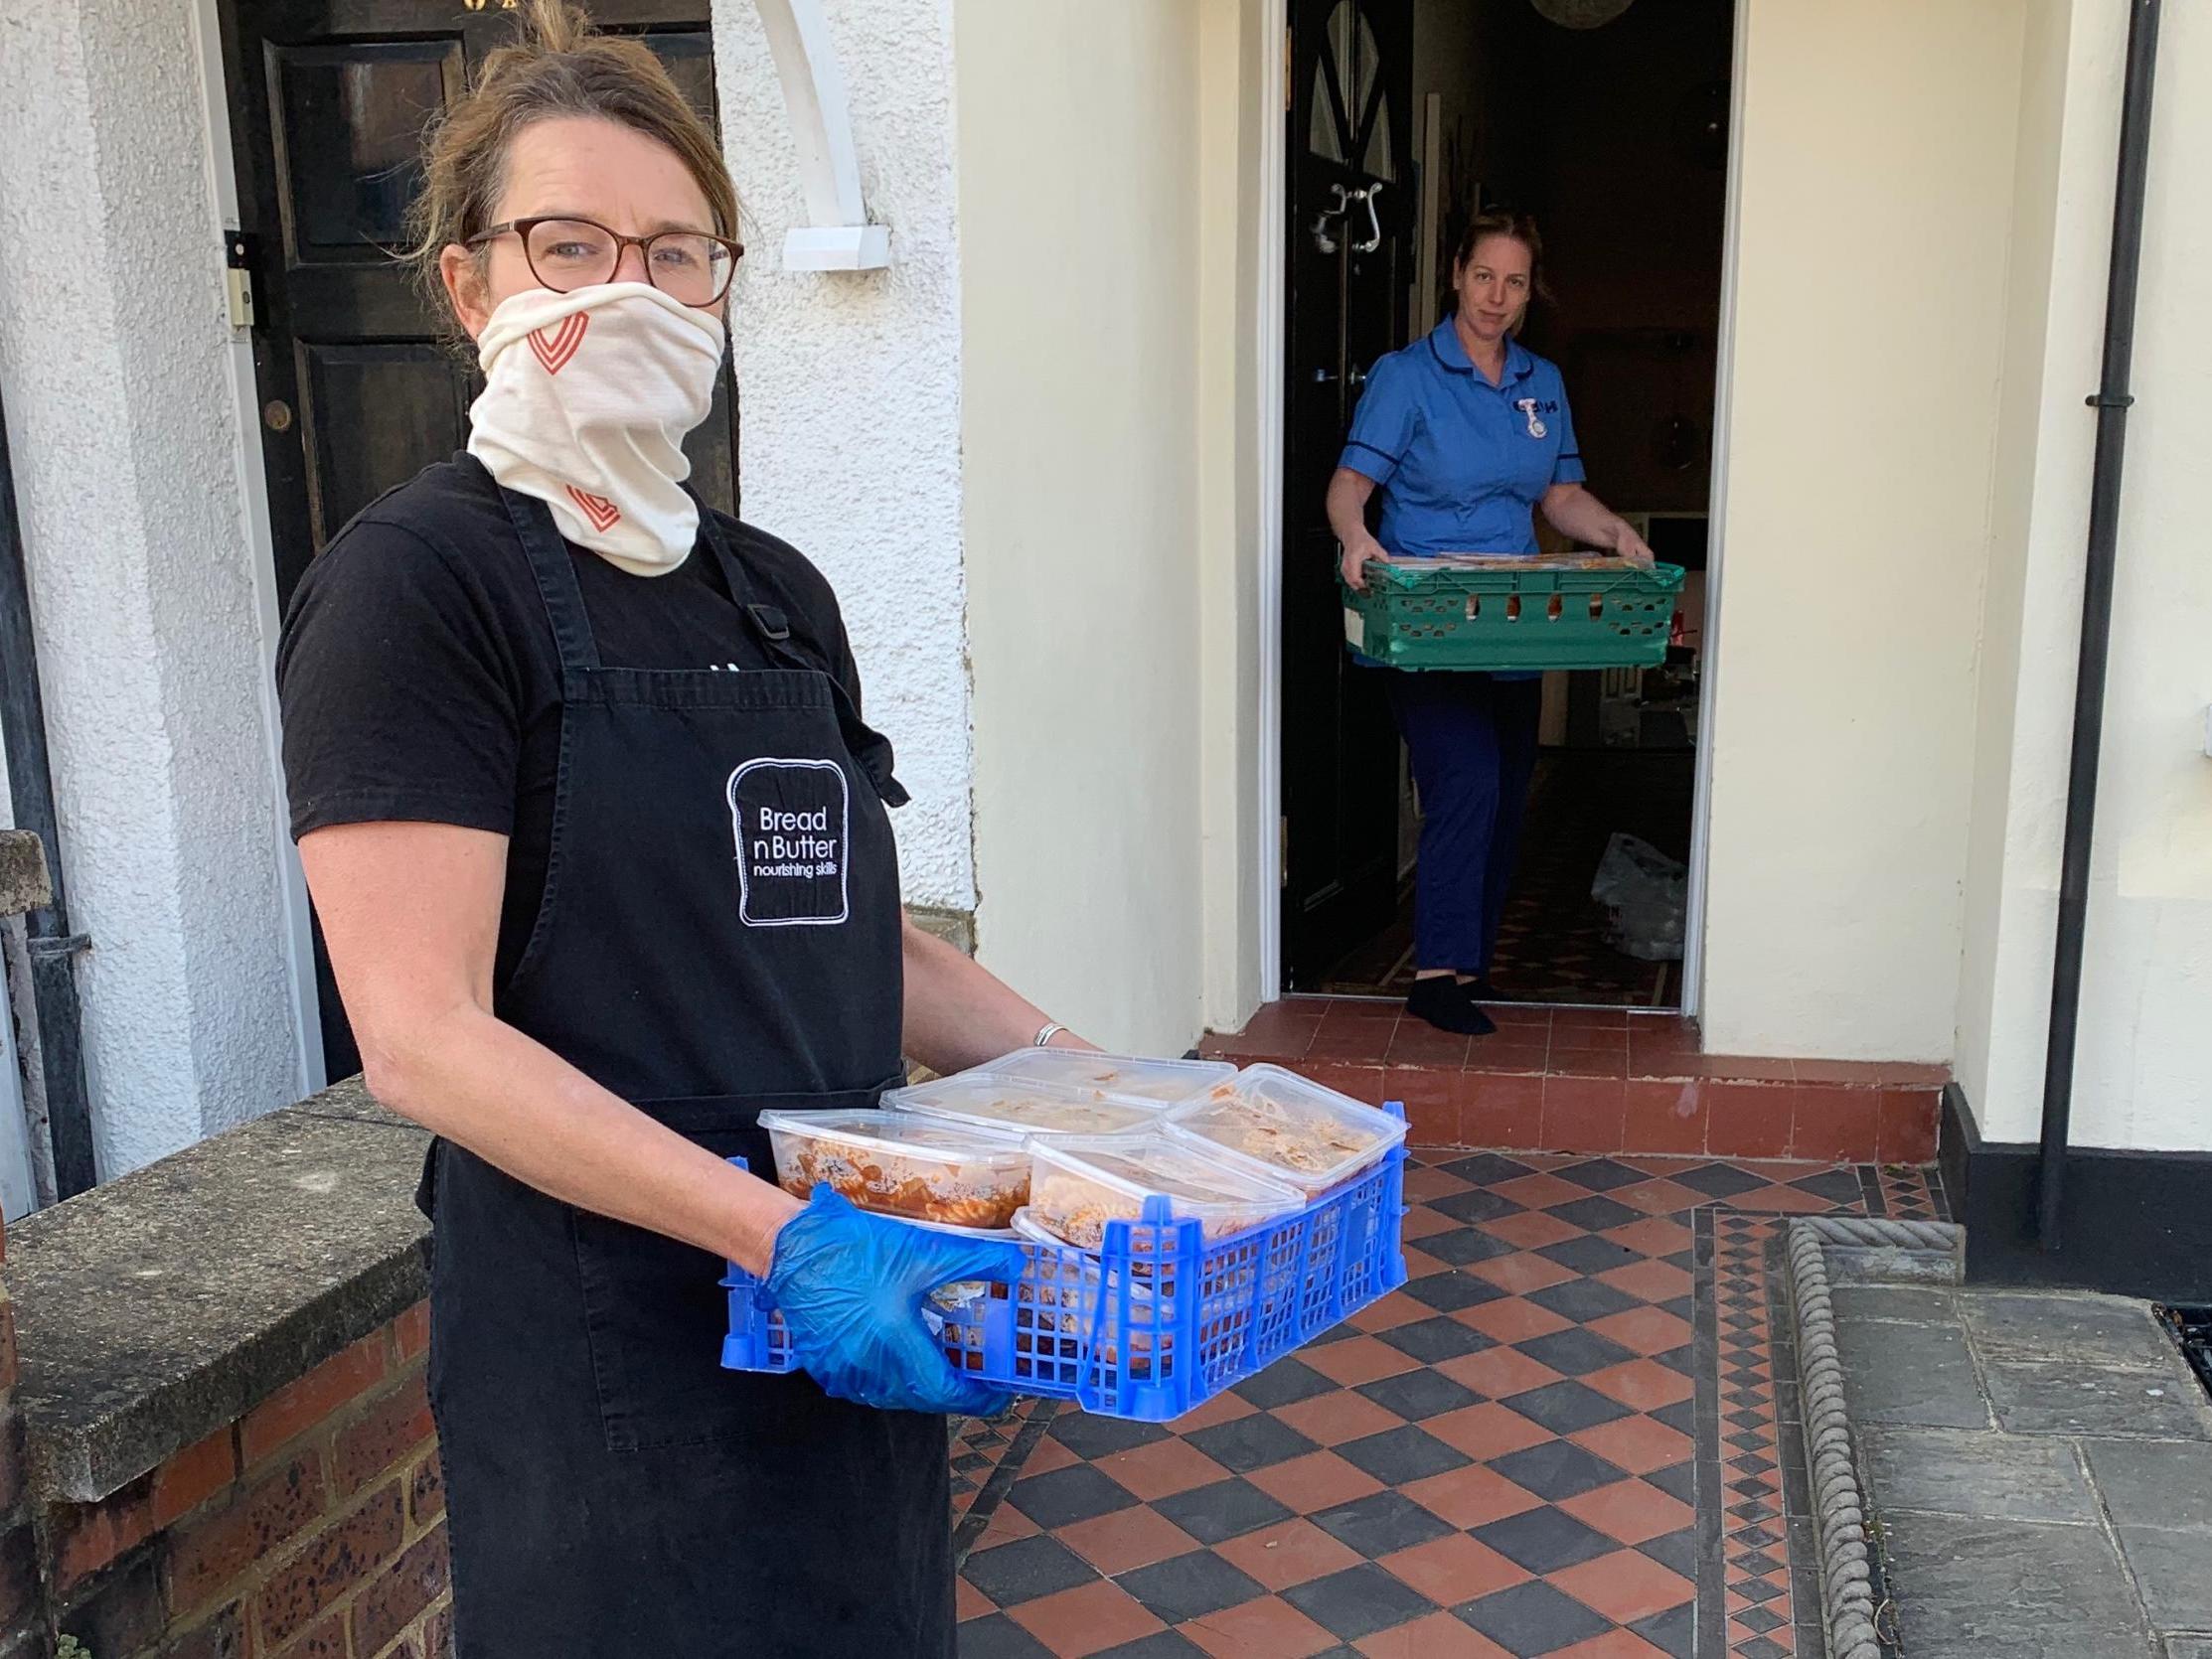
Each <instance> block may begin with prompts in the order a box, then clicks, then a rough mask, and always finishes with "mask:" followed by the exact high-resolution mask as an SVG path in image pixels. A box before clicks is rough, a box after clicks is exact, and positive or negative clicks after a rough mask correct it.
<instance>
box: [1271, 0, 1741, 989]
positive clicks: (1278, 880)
mask: <svg viewBox="0 0 2212 1659" xmlns="http://www.w3.org/2000/svg"><path fill="white" fill-rule="evenodd" d="M1256 4H1257V5H1258V8H1259V30H1258V37H1259V42H1258V45H1259V62H1258V63H1257V64H1256V65H1255V66H1254V74H1255V75H1256V80H1255V84H1256V85H1257V86H1258V87H1259V88H1260V89H1261V95H1260V96H1259V97H1258V98H1257V99H1256V100H1254V101H1255V102H1256V103H1257V105H1258V113H1259V123H1260V130H1259V131H1258V132H1257V133H1256V134H1255V135H1254V141H1255V148H1254V154H1255V156H1256V158H1257V162H1258V165H1257V167H1256V168H1255V170H1254V171H1255V173H1256V175H1257V188H1258V190H1259V192H1260V200H1259V204H1258V208H1259V211H1258V213H1256V214H1255V215H1254V216H1253V218H1254V221H1255V223H1256V226H1257V235H1258V246H1257V248H1256V249H1255V251H1254V265H1253V268H1254V270H1255V271H1256V272H1257V273H1258V288H1259V294H1258V304H1257V305H1256V306H1255V308H1254V310H1255V312H1256V317H1255V327H1256V328H1257V330H1258V335H1257V338H1256V339H1255V340H1254V341H1253V359H1252V361H1253V364H1254V368H1255V374H1254V385H1253V393H1254V396H1255V399H1256V402H1255V409H1256V411H1257V415H1258V427H1259V432H1258V437H1259V441H1258V443H1257V444H1256V445H1255V446H1254V450H1255V455H1256V458H1257V466H1258V478H1257V480H1256V486H1257V488H1258V491H1259V496H1258V500H1257V502H1256V504H1255V506H1256V508H1257V514H1256V524H1257V527H1258V530H1259V533H1258V535H1257V537H1256V538H1255V543H1256V544H1255V556H1256V557H1257V558H1258V560H1259V567H1258V569H1257V571H1256V572H1255V576H1256V593H1257V597H1258V601H1259V629H1260V638H1259V651H1258V654H1257V662H1258V667H1259V699H1260V706H1259V710H1258V713H1259V754H1258V757H1257V758H1258V762H1259V766H1258V786H1259V812H1258V814H1257V815H1256V817H1257V822H1258V829H1259V846H1258V848H1257V851H1258V854H1259V855H1258V857H1257V858H1256V859H1255V860H1254V861H1253V866H1254V871H1255V875H1256V879H1257V885H1258V892H1257V894H1256V895H1255V897H1256V899H1257V911H1258V921H1259V959H1260V962H1259V968H1260V1000H1261V1001H1262V1002H1263V1003H1265V1002H1272V1001H1275V1000H1277V999H1278V998H1279V997H1281V996H1282V995H1283V994H1284V992H1283V905H1282V894H1283V835H1282V822H1283V767H1282V741H1283V694H1282V693H1283V509H1282V493H1283V444H1284V439H1285V434H1286V422H1285V420H1284V405H1283V373H1284V368H1283V359H1284V350H1285V340H1284V328H1285V326H1286V323H1287V317H1286V313H1285V292H1284V290H1285V281H1284V278H1285V271H1284V264H1285V254H1284V249H1285V248H1286V247H1287V246H1288V242H1287V240H1286V237H1287V235H1288V224H1287V221H1288V217H1289V216H1288V202H1287V189H1286V187H1287V185H1288V181H1289V166H1290V132H1289V126H1290V123H1289V121H1288V120H1287V119H1286V117H1285V113H1284V107H1283V101H1282V94H1281V93H1280V92H1279V91H1277V90H1276V89H1277V88H1281V87H1285V86H1287V85H1288V83H1289V75H1290V21H1289V18H1290V9H1289V0H1256ZM1750 9H1751V0H1734V4H1733V16H1732V17H1731V19H1730V30H1731V40H1732V45H1731V66H1732V67H1731V70H1730V75H1729V84H1728V167H1727V176H1726V181H1725V183H1724V185H1723V187H1722V192H1723V200H1724V207H1723V209H1722V214H1723V219H1722V230H1721V251H1720V324H1719V329H1718V334H1717V340H1716V350H1715V353H1714V358H1715V362H1714V386H1713V439H1712V475H1711V476H1712V488H1711V493H1710V499H1709V501H1708V503H1707V508H1706V521H1705V522H1706V531H1705V535H1706V544H1705V547H1706V550H1705V619H1704V624H1703V638H1704V649H1705V664H1704V668H1703V672H1702V673H1701V674H1700V675H1699V677H1698V679H1699V685H1698V712H1697V781H1696V785H1695V789H1694V791H1693V793H1692V796H1691V803H1690V856H1689V896H1688V904H1687V912H1686V916H1685V920H1684V928H1683V936H1682V1000H1681V1010H1680V1011H1681V1012H1682V1014H1683V1015H1685V1016H1690V1015H1695V1014H1697V1013H1699V1012H1701V1011H1702V1009H1703V1005H1704V962H1705V899H1706V893H1707V888H1708V883H1709V878H1710V859H1711V850H1712V786H1713V735H1714V731H1715V724H1716V722H1715V715H1716V713H1717V711H1718V698H1717V688H1718V681H1719V675H1718V665H1719V646H1720V621H1721V608H1720V593H1721V581H1722V543H1723V540H1724V539H1725V538H1724V536H1723V534H1722V528H1723V526H1724V525H1725V524H1726V522H1727V501H1728V496H1727V482H1728V448H1729V445H1728V432H1729V397H1728V389H1729V384H1730V375H1731V369H1732V364H1733V359H1734V350H1733V347H1734V342H1735V335H1736V307H1737V298H1738V295H1737V273H1738V265H1739V260H1738V253H1739V250H1740V247H1741V242H1742V236H1741V225H1740V217H1741V206H1742V182H1743V113H1744V78H1745V76H1744V70H1745V62H1746V57H1747V53H1746V46H1747V43H1748V39H1749V35H1748V30H1747V27H1746V23H1747V19H1746V15H1745V14H1746V13H1747V12H1749V11H1750Z"/></svg>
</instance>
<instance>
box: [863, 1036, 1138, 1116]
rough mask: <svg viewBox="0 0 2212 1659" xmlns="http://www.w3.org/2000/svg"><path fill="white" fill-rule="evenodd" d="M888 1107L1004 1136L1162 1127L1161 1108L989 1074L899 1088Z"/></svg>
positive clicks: (889, 1097) (886, 1100) (888, 1099)
mask: <svg viewBox="0 0 2212 1659" xmlns="http://www.w3.org/2000/svg"><path fill="white" fill-rule="evenodd" d="M1039 1052H1041V1050H1040V1051H1039ZM883 1104H884V1105H885V1106H886V1107H889V1108H891V1109H893V1110H894V1111H898V1112H911V1113H914V1114H916V1115H917V1116H920V1117H925V1118H941V1119H944V1120H946V1121H948V1122H951V1123H956V1124H971V1125H974V1126H975V1127H977V1128H979V1129H982V1130H986V1131H995V1132H997V1133H1001V1134H1008V1133H1013V1134H1126V1133H1128V1132H1130V1131H1134V1130H1143V1129H1150V1128H1152V1127H1153V1126H1155V1125H1157V1124H1158V1123H1159V1122H1160V1112H1161V1109H1160V1108H1159V1107H1158V1106H1151V1105H1140V1104H1138V1103H1136V1102H1132V1101H1110V1100H1099V1099H1097V1098H1096V1097H1094V1096H1090V1095H1085V1094H1082V1093H1080V1092H1078V1091H1076V1090H1073V1089H1059V1088H1054V1087H1052V1086H1050V1085H1048V1084H1041V1083H1029V1082H1024V1081H1021V1080H1018V1079H1012V1078H1006V1077H994V1076H992V1075H990V1074H989V1073H985V1072H962V1073H961V1074H960V1075H959V1076H957V1077H941V1078H938V1079H937V1080H936V1081H935V1082H932V1083H917V1084H916V1085H914V1087H913V1088H911V1089H894V1090H892V1091H891V1093H889V1094H887V1095H885V1096H884V1097H883Z"/></svg>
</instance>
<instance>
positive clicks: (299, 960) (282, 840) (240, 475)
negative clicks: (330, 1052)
mask: <svg viewBox="0 0 2212 1659" xmlns="http://www.w3.org/2000/svg"><path fill="white" fill-rule="evenodd" d="M227 9H228V7H227V6H226V4H225V0H193V6H192V29H193V35H194V41H193V46H194V49H195V50H196V51H197V53H198V54H199V58H200V90H201V97H202V102H203V107H204V109H205V114H206V121H207V125H206V127H205V129H204V130H205V132H206V135H207V141H208V193H209V197H210V204H211V206H212V207H213V208H214V210H215V212H214V220H215V224H216V226H218V227H219V228H220V229H221V230H223V231H234V230H236V229H237V227H238V224H239V214H238V176H237V164H236V161H235V160H234V155H235V152H234V151H233V149H232V143H231V138H232V135H231V108H230V100H229V96H228V93H229V82H228V76H227V75H226V72H225V70H224V66H223V58H224V55H223V40H224V28H225V17H224V13H225V12H226V11H227ZM230 332H231V338H230V340H229V341H228V342H227V343H226V346H225V350H224V354H223V360H224V375H225V377H226V378H227V379H228V380H229V382H230V389H231V400H232V403H233V405H234V407H235V410H236V418H237V434H238V441H237V443H236V444H234V445H233V446H232V454H233V456H234V457H235V458H236V460H237V487H238V497H239V500H240V501H241V502H242V503H243V504H244V507H245V535H246V543H247V553H248V562H249V565H250V569H251V576H252V582H253V611H254V616H255V619H256V622H257V624H258V626H259V629H260V648H261V649H260V656H261V675H260V681H261V682H260V698H261V729H262V730H263V731H264V732H266V733H267V734H268V768H269V770H268V778H269V786H270V800H271V802H272V810H273V811H274V812H275V814H276V820H277V825H276V829H277V840H278V844H279V845H280V846H281V847H282V848H283V853H282V856H281V858H280V859H279V861H278V868H277V870H276V878H277V884H278V899H279V903H280V905H281V907H282V911H283V917H284V970H285V977H286V980H287V981H288V984H289V992H290V994H289V998H288V1000H289V1003H290V1007H291V1016H292V1039H293V1045H294V1052H295V1053H296V1054H297V1056H298V1062H299V1078H298V1083H299V1092H300V1094H301V1096H302V1097H305V1096H308V1095H312V1094H314V1093H315V1092H316V1091H317V1090H320V1089H322V1088H324V1087H325V1086H326V1085H328V1084H329V1082H330V1077H329V1075H328V1070H327V1068H326V1066H325V1064H324V1060H323V1019H322V1011H321V1007H320V1004H319V1000H318V997H317V993H316V988H315V939H314V925H313V922H312V920H311V912H310V910H309V909H308V903H307V876H306V872H305V870H304V869H303V868H302V867H301V865H300V861H299V848H298V847H297V846H296V845H295V844H293V841H292V830H291V823H290V819H289V815H288V814H287V812H286V810H285V801H286V793H285V785H284V751H283V725H282V719H281V714H280V711H279V709H278V706H277V698H276V646H277V640H278V636H279V635H280V634H281V633H282V631H283V624H284V613H283V606H282V603H281V601H280V600H279V599H278V597H277V590H276V534H275V531H274V529H273V528H272V527H271V523H270V519H269V500H268V470H267V465H266V458H265V457H264V456H263V454H262V452H261V394H260V387H259V382H258V380H257V378H256V377H255V375H254V369H253V334H252V331H251V330H250V329H233V330H231V331H230Z"/></svg>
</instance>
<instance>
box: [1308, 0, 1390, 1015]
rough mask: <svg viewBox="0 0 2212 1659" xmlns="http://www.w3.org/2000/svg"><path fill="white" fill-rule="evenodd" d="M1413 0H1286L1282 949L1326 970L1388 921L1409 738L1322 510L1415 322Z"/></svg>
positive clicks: (1318, 973) (1317, 975)
mask: <svg viewBox="0 0 2212 1659" xmlns="http://www.w3.org/2000/svg"><path fill="white" fill-rule="evenodd" d="M1411 38H1412V11H1411V4H1410V0H1297V3H1296V5H1295V6H1294V8H1293V17H1292V46H1291V51H1292V64H1291V99H1292V101H1291V109H1290V111H1289V122H1290V127H1289V133H1290V167H1289V175H1290V204H1289V225H1288V229H1289V235H1290V244H1289V246H1288V248H1287V249H1286V252H1285V256H1286V258H1287V260H1288V285H1287V317H1286V326H1287V339H1286V343H1285V348H1286V358H1285V375H1286V387H1285V396H1286V399H1287V406H1286V409H1285V419H1284V445H1285V453H1284V468H1283V477H1284V491H1285V498H1284V503H1283V526H1284V532H1283V558H1284V569H1283V689H1282V698H1283V816H1284V841H1285V859H1284V864H1285V868H1284V892H1283V964H1284V973H1285V978H1286V980H1287V984H1286V988H1290V989H1297V988H1301V987H1306V986H1311V985H1313V984H1314V983H1316V982H1318V981H1319V980H1320V979H1321V977H1322V976H1323V975H1324V974H1326V973H1327V971H1328V970H1329V968H1330V967H1331V966H1332V965H1333V964H1334V963H1336V962H1337V961H1338V960H1339V959H1341V958H1342V957H1343V955H1344V954H1345V953H1346V952H1347V951H1349V950H1350V949H1351V948H1352V947H1353V946H1355V945H1357V944H1358V943H1360V942H1361V941H1362V940H1363V939H1365V938H1367V937H1368V936H1370V935H1372V934H1373V933H1375V932H1377V931H1379V930H1380V929H1381V928H1383V927H1384V926H1386V925H1387V924H1388V922H1389V921H1390V918H1391V915H1392V912H1393V909H1394V907H1395V904H1396V892H1397V769H1398V739H1397V733H1396V731H1395V729H1394V727H1393V725H1392V723H1391V719H1390V711H1389V706H1388V703H1387V701H1386V699H1385V697H1384V693H1383V685H1382V677H1381V673H1380V671H1376V670H1369V669H1362V668H1359V667H1357V666H1355V665H1354V664H1353V663H1352V661H1351V659H1350V657H1349V656H1348V655H1346V653H1345V651H1344V646H1343V605H1342V603H1341V601H1340V600H1339V598H1338V595H1337V585H1336V568H1337V540H1336V536H1335V534H1334V533H1333V532H1332V531H1331V529H1330V528H1329V522H1328V518H1327V515H1326V513H1325V511H1324V505H1323V503H1324V498H1325V496H1326V495H1327V493H1328V488H1329V479H1330V475H1331V474H1332V473H1333V472H1335V470H1336V465H1337V457H1338V455H1339V454H1340V453H1341V451H1342V450H1343V438H1344V432H1345V429H1346V428H1347V427H1348V425H1349V424H1350V417H1351V410H1352V408H1353V406H1354V404H1355V403H1356V402H1357V400H1358V394H1359V389H1360V387H1361V385H1362V384H1363V383H1364V381H1365V377H1366V372H1367V370H1368V369H1369V368H1370V367H1371V366H1372V365H1373V363H1374V361H1375V359H1377V358H1379V357H1381V356H1382V355H1383V354H1384V353H1385V352H1388V351H1390V350H1391V349H1392V348H1394V347H1396V346H1397V345H1399V344H1400V343H1401V342H1402V340H1403V338H1404V329H1405V293H1406V274H1405V273H1406V270H1407V268H1408V267H1407V262H1406V261H1407V258H1408V255H1409V251H1410V248H1411V245H1412V243H1411V236H1410V226H1411V217H1412V216H1411V209H1412V207H1413V198H1414V192H1413V190H1412V188H1411V185H1412V180H1411V173H1412V164H1411V157H1410V134H1411V121H1410V105H1411V102H1412V72H1411V64H1410V47H1411Z"/></svg>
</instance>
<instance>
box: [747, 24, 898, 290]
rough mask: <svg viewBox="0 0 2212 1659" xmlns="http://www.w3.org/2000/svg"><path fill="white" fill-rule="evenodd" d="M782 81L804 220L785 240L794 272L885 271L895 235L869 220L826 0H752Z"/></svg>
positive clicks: (785, 253)
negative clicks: (824, 8)
mask: <svg viewBox="0 0 2212 1659" xmlns="http://www.w3.org/2000/svg"><path fill="white" fill-rule="evenodd" d="M754 4H755V5H756V6H757V7H758V8H759V11H760V22H761V26H762V27H763V28H765V29H766V30H767V32H768V50H769V52H770V53H771V54H773V55H774V57H775V61H776V75H777V77H778V78H779V79H781V80H782V82H783V101H784V107H785V108H786V110H787V111H788V112H789V114H790V117H791V136H792V140H793V143H794V144H795V145H796V147H797V149H798V152H799V182H800V184H801V185H802V186H803V187H804V189H805V192H806V203H807V223H806V224H805V225H800V226H793V227H792V228H791V229H790V230H789V231H788V232H786V233H785V235H784V239H783V268H784V269H785V270H790V271H868V270H880V269H881V268H882V267H883V266H885V265H888V264H889V263H890V262H891V233H890V229H889V227H888V226H881V225H870V224H869V222H868V210H867V208H866V207H865V206H864V205H863V204H862V201H861V164H860V158H859V156H858V154H857V153H856V152H855V150H854V148H853V112H852V109H851V108H850V107H849V106H848V105H847V103H846V99H845V76H844V75H843V74H842V73H840V71H839V69H838V62H837V52H836V49H835V47H834V46H833V44H832V42H831V40H830V23H829V19H828V18H827V17H825V16H824V15H823V11H822V0H754Z"/></svg>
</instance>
